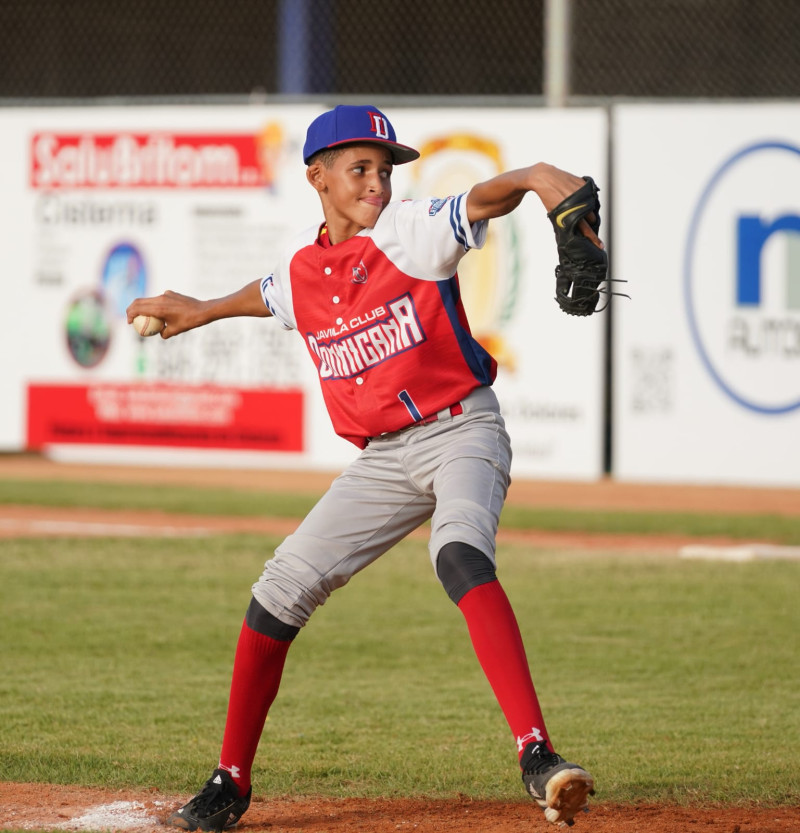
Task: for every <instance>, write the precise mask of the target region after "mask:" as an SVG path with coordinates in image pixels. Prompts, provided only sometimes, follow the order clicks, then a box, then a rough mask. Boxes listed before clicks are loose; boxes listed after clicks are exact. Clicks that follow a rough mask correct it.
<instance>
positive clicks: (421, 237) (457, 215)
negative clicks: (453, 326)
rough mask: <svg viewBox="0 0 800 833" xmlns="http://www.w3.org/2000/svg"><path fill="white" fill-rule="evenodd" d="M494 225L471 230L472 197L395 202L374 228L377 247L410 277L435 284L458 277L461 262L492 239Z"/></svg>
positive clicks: (368, 231)
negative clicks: (489, 230) (469, 205)
mask: <svg viewBox="0 0 800 833" xmlns="http://www.w3.org/2000/svg"><path fill="white" fill-rule="evenodd" d="M487 227H488V221H482V222H479V223H473V224H472V225H470V223H469V221H468V219H467V195H466V194H459V195H458V196H454V197H444V198H437V197H427V198H426V199H419V200H404V201H402V202H394V203H390V204H389V205H387V206H386V208H384V210H383V211H382V212H381V216H380V217H379V218H378V222H377V223H376V225H375V228H374V229H365V230H364V231H362V232H361V234H367V235H369V236H370V237H371V238H372V240H373V241H374V243H375V245H376V246H377V247H378V248H379V249H380V250H381V251H382V252H383V253H384V254H385V255H386V256H387V257H388V258H389V259H390V260H391V262H392V263H394V265H395V266H397V268H398V269H401V270H402V271H403V272H405V273H406V274H407V275H411V276H412V277H414V278H419V279H421V280H429V281H441V280H447V279H448V278H452V277H453V275H454V274H455V273H456V269H457V268H458V262H459V261H460V260H461V258H462V257H464V255H465V254H466V253H467V252H468V251H469V250H470V249H480V248H481V247H482V246H483V244H484V242H485V240H486V229H487Z"/></svg>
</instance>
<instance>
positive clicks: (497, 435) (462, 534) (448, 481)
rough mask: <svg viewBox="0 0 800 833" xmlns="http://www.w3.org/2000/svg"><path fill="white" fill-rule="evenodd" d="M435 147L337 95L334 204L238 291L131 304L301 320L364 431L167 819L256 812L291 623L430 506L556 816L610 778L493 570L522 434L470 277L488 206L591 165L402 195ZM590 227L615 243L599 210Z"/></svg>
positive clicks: (315, 356)
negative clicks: (401, 187)
mask: <svg viewBox="0 0 800 833" xmlns="http://www.w3.org/2000/svg"><path fill="white" fill-rule="evenodd" d="M418 156H419V153H418V152H417V151H416V150H414V149H412V148H410V147H407V146H405V145H402V144H400V143H399V142H398V141H397V140H396V135H395V131H394V128H393V127H392V125H391V123H390V122H389V119H388V118H387V117H386V116H385V115H384V114H383V113H382V112H381V111H380V110H378V109H377V108H376V107H370V106H349V105H348V106H339V107H336V108H335V109H333V110H330V111H328V112H326V113H323V114H322V115H321V116H319V117H318V118H317V119H315V120H314V121H313V122H312V123H311V125H310V126H309V128H308V133H307V138H306V142H305V146H304V150H303V157H304V161H305V163H306V165H307V173H306V175H307V179H308V182H309V183H310V185H311V187H312V188H314V189H315V190H316V192H317V193H318V195H319V198H320V201H321V203H322V213H323V215H324V222H322V223H318V224H316V225H314V226H313V227H312V228H310V229H307V230H306V231H304V232H303V233H301V234H300V235H298V236H297V237H296V238H295V239H294V240H293V241H292V242H291V244H290V245H289V246H288V247H287V248H286V250H285V252H284V254H283V256H282V258H281V259H280V261H279V263H278V264H277V265H276V266H275V269H274V271H273V272H272V273H271V274H270V275H268V276H267V277H265V278H263V279H262V280H256V281H254V282H252V283H250V284H248V285H247V286H245V287H243V288H242V289H240V290H239V291H237V292H234V293H233V294H231V295H229V296H226V297H224V298H218V299H215V300H209V301H200V300H197V299H194V298H190V297H187V296H185V295H180V294H177V293H174V292H171V291H168V292H165V293H164V294H163V295H161V296H159V297H155V298H141V299H137V300H136V301H134V302H133V303H132V304H131V305H130V307H129V308H128V320H129V321H133V319H134V317H135V316H137V315H140V314H142V315H155V316H157V317H159V318H161V319H163V320H164V321H165V322H166V327H165V329H164V331H163V332H162V334H161V335H162V338H171V337H172V336H175V335H178V334H179V333H182V332H185V331H187V330H190V329H192V328H194V327H199V326H202V325H205V324H208V323H210V322H212V321H217V320H219V319H222V318H229V317H232V316H260V317H273V318H276V319H277V321H278V323H279V324H280V325H281V326H282V327H284V328H285V329H292V330H297V332H298V333H299V334H300V336H301V337H302V338H303V339H304V340H305V343H306V347H307V349H308V352H309V355H310V357H311V360H312V361H313V362H314V364H315V366H316V368H317V371H318V373H319V380H320V385H321V388H322V393H323V396H324V399H325V403H326V406H327V408H328V411H329V414H330V418H331V422H332V423H333V427H334V430H335V431H336V433H337V434H339V435H340V436H342V437H345V438H347V439H348V440H350V441H352V442H353V443H354V444H355V445H356V446H358V447H359V448H360V449H362V451H361V453H360V455H359V456H358V458H357V459H356V460H355V461H354V462H353V463H352V464H351V465H349V466H348V467H347V469H346V470H345V471H344V473H343V474H342V475H341V476H339V477H338V478H337V479H336V480H335V481H334V482H333V483H332V484H331V487H330V489H329V490H328V492H327V493H326V494H325V495H324V496H323V497H322V499H321V500H320V501H319V503H318V504H317V505H316V506H315V507H314V508H313V509H312V510H311V512H310V513H309V515H308V516H307V517H306V518H305V520H304V521H303V522H302V523H301V524H300V526H299V527H298V529H297V531H296V532H295V533H294V534H292V535H290V536H289V537H288V538H286V540H285V541H284V542H283V543H282V544H281V545H280V546H279V547H278V548H277V549H276V551H275V554H274V557H273V558H272V559H271V560H269V561H268V562H267V563H266V565H265V567H264V572H263V574H262V575H261V577H260V578H259V580H258V581H257V582H256V583H255V584H254V585H253V595H252V599H251V602H250V606H249V608H248V610H247V612H246V615H245V618H244V622H243V624H242V629H241V634H240V637H239V641H238V645H237V648H236V654H235V660H234V666H233V677H232V683H231V691H230V699H229V704H228V716H227V720H226V724H225V732H224V735H223V741H222V749H221V753H220V758H219V765H218V767H217V768H216V769H215V770H214V772H213V774H212V776H211V778H209V780H208V781H207V782H206V784H205V786H204V787H203V788H202V789H201V790H200V792H199V793H198V794H197V795H196V796H195V797H194V798H192V800H191V801H189V802H188V803H187V804H186V805H185V806H184V807H181V808H180V809H179V810H177V811H176V812H174V813H173V814H172V815H171V816H170V817H169V819H168V820H167V824H168V825H170V826H174V827H179V828H183V829H185V830H190V831H194V830H197V829H198V828H199V829H201V830H205V831H222V830H223V829H225V828H228V827H232V826H233V825H235V824H236V823H237V822H238V821H239V819H240V818H241V816H242V815H243V813H244V812H245V811H246V810H247V808H248V806H249V804H250V796H251V793H252V787H251V781H250V775H251V767H252V764H253V759H254V757H255V754H256V748H257V746H258V743H259V739H260V737H261V733H262V730H263V728H264V723H265V720H266V717H267V712H268V710H269V708H270V706H271V704H272V702H273V700H274V699H275V696H276V694H277V692H278V687H279V684H280V680H281V674H282V671H283V667H284V661H285V659H286V656H287V653H288V651H289V648H290V647H291V644H292V640H294V638H295V637H296V636H297V634H298V632H299V631H300V629H301V628H302V627H303V625H305V624H306V622H307V621H308V619H309V617H310V616H311V614H312V613H313V612H314V610H315V609H316V607H317V606H318V605H320V604H323V603H324V602H325V600H326V599H327V597H328V596H329V595H330V594H331V592H333V591H334V590H335V589H337V588H338V587H342V586H343V585H344V584H346V583H347V581H348V580H349V579H350V578H351V577H352V576H353V575H354V574H355V573H356V572H358V571H359V570H361V569H363V568H364V567H366V566H367V565H368V564H370V563H372V562H373V561H375V560H376V559H377V558H378V557H379V556H381V555H382V554H383V553H385V552H386V551H387V550H389V549H390V548H391V547H392V546H394V545H395V544H396V543H398V542H399V541H400V540H402V539H403V538H404V537H405V536H407V535H408V534H409V533H410V532H411V531H412V530H414V529H416V528H417V527H419V526H420V525H421V524H422V523H424V522H425V521H427V520H429V519H430V521H431V527H430V529H431V533H430V557H431V561H432V563H433V567H434V569H435V572H436V575H437V577H438V579H439V581H440V582H441V583H442V585H443V587H444V590H445V591H446V592H447V594H448V596H449V597H450V598H451V599H452V601H453V602H454V603H455V604H456V605H457V606H458V608H459V609H460V611H461V613H462V614H463V616H464V618H465V620H466V623H467V627H468V632H469V635H470V639H471V641H472V645H473V647H474V650H475V653H476V655H477V658H478V661H479V662H480V665H481V667H482V668H483V671H484V673H485V675H486V677H487V679H488V681H489V683H490V685H491V687H492V689H493V691H494V693H495V696H496V698H497V701H498V703H499V705H500V708H501V709H502V711H503V714H504V716H505V718H506V720H507V721H508V725H509V727H510V729H511V732H512V734H513V736H514V738H515V739H516V744H517V752H518V755H519V764H520V768H521V772H522V780H523V782H524V785H525V788H526V789H527V791H528V792H529V793H530V795H531V796H532V798H533V799H534V800H535V801H536V802H537V803H538V804H539V805H540V806H541V807H542V808H543V810H544V814H545V816H546V818H547V820H548V821H551V822H553V823H555V824H563V823H566V824H568V825H571V824H572V823H573V818H574V816H575V814H576V813H578V812H579V811H581V810H586V809H588V806H587V798H588V796H589V795H591V794H593V792H594V782H593V779H592V777H591V776H590V775H589V773H588V772H586V771H585V770H584V769H582V768H581V767H579V766H578V765H576V764H572V763H568V762H566V761H565V760H564V759H563V758H562V757H560V756H559V755H558V754H556V752H555V750H554V749H553V746H552V744H551V742H550V736H549V734H548V732H547V729H546V727H545V721H544V717H543V716H542V711H541V708H540V706H539V701H538V699H537V696H536V692H535V690H534V686H533V682H532V680H531V675H530V671H529V667H528V661H527V658H526V655H525V649H524V647H523V644H522V639H521V637H520V631H519V628H518V626H517V621H516V619H515V616H514V613H513V611H512V609H511V606H510V605H509V602H508V599H507V597H506V595H505V592H504V591H503V588H502V587H501V585H500V582H499V581H498V579H497V576H496V574H495V535H496V532H497V526H498V519H499V516H500V510H501V508H502V506H503V502H504V500H505V497H506V491H507V488H508V484H509V467H510V463H511V448H510V445H509V438H508V435H507V433H506V430H505V427H504V422H503V418H502V416H501V415H500V410H499V407H498V402H497V398H496V397H495V395H494V393H493V391H492V388H491V385H492V382H493V381H494V378H495V373H496V363H495V361H494V359H493V358H492V356H491V355H489V353H487V352H486V350H484V349H483V347H481V345H480V344H478V342H477V341H475V339H473V337H472V335H471V333H470V328H469V324H468V322H467V318H466V316H465V313H464V309H463V306H462V303H461V297H460V293H459V283H458V276H457V268H458V264H459V261H460V260H461V258H462V257H464V255H465V254H466V253H467V252H469V250H470V249H474V248H480V247H481V246H482V245H483V242H484V240H485V237H486V231H487V225H488V221H489V220H491V219H492V218H494V217H500V216H503V215H505V214H508V213H509V212H511V211H513V210H514V209H515V208H516V207H517V206H518V205H519V204H520V202H521V201H522V199H523V197H524V196H525V195H526V194H527V193H528V192H534V193H535V194H536V195H537V196H538V197H539V199H540V200H541V202H542V203H543V205H544V207H545V209H546V210H547V211H550V210H551V209H552V208H553V207H554V206H556V205H557V204H558V203H560V202H561V201H562V200H563V199H564V198H565V197H567V196H568V195H570V194H572V193H574V192H575V191H576V190H577V189H578V188H580V187H581V186H582V185H583V184H584V181H583V180H582V179H580V178H579V177H576V176H573V175H572V174H569V173H566V172H565V171H562V170H559V169H558V168H554V167H552V166H550V165H547V164H544V163H539V164H536V165H533V166H531V167H529V168H523V169H519V170H513V171H509V172H507V173H503V174H500V175H499V176H496V177H494V178H492V179H489V180H488V181H486V182H481V183H479V184H477V185H475V186H473V187H472V188H471V189H470V190H469V191H468V192H466V193H463V194H458V195H455V196H447V197H444V198H429V199H421V200H409V201H402V202H391V197H392V185H391V180H392V169H393V167H394V165H400V164H404V163H406V162H411V161H412V160H414V159H416V158H417V157H418ZM581 229H582V231H583V233H584V234H585V235H586V237H587V238H589V239H590V240H592V242H594V243H595V245H597V246H599V247H602V243H601V242H600V240H599V239H598V238H597V236H596V235H595V233H594V232H593V231H592V229H591V228H590V227H589V226H588V224H587V223H586V222H585V221H582V226H581Z"/></svg>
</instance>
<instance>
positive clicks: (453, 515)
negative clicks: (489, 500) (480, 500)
mask: <svg viewBox="0 0 800 833" xmlns="http://www.w3.org/2000/svg"><path fill="white" fill-rule="evenodd" d="M498 514H499V513H498ZM497 524H498V515H497V514H495V512H493V511H492V510H491V509H488V508H487V507H485V506H480V505H478V504H477V503H474V502H472V501H468V500H463V499H462V500H450V501H448V502H447V505H446V506H445V507H444V508H438V509H437V510H436V512H434V516H433V523H432V532H431V540H430V555H431V559H432V560H434V561H435V559H436V558H437V557H438V553H439V552H441V550H442V547H444V546H445V545H446V544H450V543H453V542H455V541H458V542H460V543H462V544H469V545H470V546H471V547H474V548H475V549H476V550H479V551H480V552H482V553H485V554H488V556H489V558H490V559H492V560H493V559H494V552H495V536H496V535H497Z"/></svg>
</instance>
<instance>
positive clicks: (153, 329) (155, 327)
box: [133, 315, 164, 336]
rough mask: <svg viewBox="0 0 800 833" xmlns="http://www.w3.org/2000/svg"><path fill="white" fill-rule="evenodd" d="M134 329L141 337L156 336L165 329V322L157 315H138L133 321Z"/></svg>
mask: <svg viewBox="0 0 800 833" xmlns="http://www.w3.org/2000/svg"><path fill="white" fill-rule="evenodd" d="M133 329H134V330H136V332H137V333H139V335H140V336H155V335H158V334H159V333H160V332H161V331H162V330H163V329H164V322H163V321H162V320H161V319H160V318H156V317H155V315H137V316H136V318H134V319H133Z"/></svg>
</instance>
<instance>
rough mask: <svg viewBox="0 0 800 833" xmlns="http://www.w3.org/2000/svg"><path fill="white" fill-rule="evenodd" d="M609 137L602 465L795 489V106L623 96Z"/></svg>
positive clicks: (799, 421) (799, 462) (799, 456)
mask: <svg viewBox="0 0 800 833" xmlns="http://www.w3.org/2000/svg"><path fill="white" fill-rule="evenodd" d="M614 134H615V142H614V153H615V158H614V170H615V178H614V261H613V271H614V274H615V276H616V277H618V278H624V279H626V280H628V281H629V283H628V287H629V290H630V293H631V295H632V301H631V302H625V301H623V302H621V303H618V304H616V305H615V311H614V315H615V318H614V324H615V341H614V391H615V398H614V449H615V453H614V464H613V470H614V474H615V475H616V476H617V477H618V478H620V479H629V480H630V479H639V480H645V479H646V480H664V481H691V482H706V483H715V482H716V483H729V484H752V485H783V486H787V485H788V486H795V485H797V484H798V483H800V450H798V445H797V440H798V437H800V196H798V195H800V106H798V105H796V104H749V105H711V104H702V105H701V104H698V105H691V106H687V105H683V106H678V105H676V106H658V107H655V106H644V105H640V106H634V105H631V106H624V107H620V108H618V109H617V110H616V111H615V114H614ZM643 171H646V172H647V176H643V175H642V172H643ZM656 194H657V201H656V200H655V199H654V195H656Z"/></svg>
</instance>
